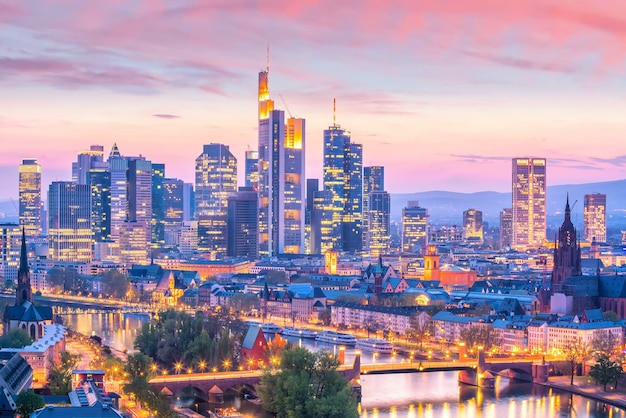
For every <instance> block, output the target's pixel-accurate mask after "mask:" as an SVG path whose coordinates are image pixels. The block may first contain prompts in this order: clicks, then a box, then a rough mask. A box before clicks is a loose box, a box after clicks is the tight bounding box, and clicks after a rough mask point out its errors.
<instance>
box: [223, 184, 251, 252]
mask: <svg viewBox="0 0 626 418" xmlns="http://www.w3.org/2000/svg"><path fill="white" fill-rule="evenodd" d="M258 206H259V205H258V195H257V191H256V190H254V188H253V187H244V188H240V189H239V191H238V192H236V193H232V194H231V195H230V196H229V197H228V251H227V255H229V256H233V257H246V258H249V259H251V260H255V259H257V258H258V255H259V248H258V242H257V240H258V237H259V232H258V224H259V222H258V209H259V208H258Z"/></svg>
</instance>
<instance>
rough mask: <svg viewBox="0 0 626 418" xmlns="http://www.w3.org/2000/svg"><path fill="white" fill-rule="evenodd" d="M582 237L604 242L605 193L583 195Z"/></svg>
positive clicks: (591, 240)
mask: <svg viewBox="0 0 626 418" xmlns="http://www.w3.org/2000/svg"><path fill="white" fill-rule="evenodd" d="M583 216H584V237H585V240H587V241H588V242H593V241H596V242H606V195H605V194H602V193H592V194H586V195H585V207H584V214H583Z"/></svg>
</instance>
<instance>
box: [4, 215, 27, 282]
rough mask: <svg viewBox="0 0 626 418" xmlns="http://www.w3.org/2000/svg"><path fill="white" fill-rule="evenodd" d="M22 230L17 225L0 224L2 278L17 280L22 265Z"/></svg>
mask: <svg viewBox="0 0 626 418" xmlns="http://www.w3.org/2000/svg"><path fill="white" fill-rule="evenodd" d="M21 239H22V228H21V227H20V226H19V225H17V224H6V223H2V224H0V277H3V278H4V280H5V281H8V280H10V281H14V280H16V279H17V269H18V267H19V264H20V248H21Z"/></svg>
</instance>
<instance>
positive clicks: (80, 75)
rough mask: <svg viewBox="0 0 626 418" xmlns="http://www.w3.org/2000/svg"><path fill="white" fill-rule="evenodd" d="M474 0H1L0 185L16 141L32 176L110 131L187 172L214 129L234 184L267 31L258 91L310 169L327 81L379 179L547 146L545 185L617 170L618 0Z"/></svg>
mask: <svg viewBox="0 0 626 418" xmlns="http://www.w3.org/2000/svg"><path fill="white" fill-rule="evenodd" d="M472 3H473V4H471V5H468V4H464V3H462V4H460V5H459V4H439V2H435V1H426V2H422V3H421V4H420V5H419V6H417V5H400V6H398V5H381V4H376V2H373V3H372V4H370V5H369V6H368V7H365V8H363V9H360V8H358V9H357V8H356V6H355V4H356V3H354V2H346V3H342V4H341V5H337V4H334V3H333V4H331V3H322V4H319V2H311V3H306V2H298V4H291V5H289V6H288V7H284V8H282V7H280V6H276V5H270V4H261V5H258V6H253V5H252V4H253V3H248V2H246V1H241V2H236V3H233V2H229V3H228V4H225V5H221V6H220V5H218V6H215V5H209V4H204V3H200V4H197V5H194V4H184V3H183V2H181V3H178V4H176V5H174V6H171V5H169V6H168V8H165V7H161V6H160V5H157V4H154V3H153V2H145V3H140V4H137V5H135V6H134V7H133V8H131V7H130V6H127V5H125V4H124V2H119V3H118V4H116V5H110V4H108V3H107V4H97V5H90V6H89V7H88V8H86V7H79V6H78V3H75V2H70V1H51V2H46V3H45V4H43V5H36V7H35V2H23V3H19V4H13V3H10V2H8V1H2V0H0V25H1V27H2V28H3V29H4V30H3V35H4V36H3V38H4V40H5V42H3V43H0V86H1V88H2V90H3V93H4V94H2V95H0V138H2V143H3V151H4V152H3V153H1V154H0V177H2V178H4V179H5V181H4V182H3V186H0V199H2V200H5V199H8V198H9V197H12V198H13V199H16V200H17V190H18V188H17V183H18V182H17V173H18V166H19V164H20V163H21V161H22V159H25V158H37V159H38V161H39V163H40V164H41V165H42V176H43V181H42V191H44V193H45V190H47V187H48V185H49V183H50V182H51V181H53V180H70V179H71V162H73V161H75V158H76V154H77V152H79V151H81V150H85V149H88V148H89V146H90V145H92V144H101V145H103V146H104V147H105V153H107V154H108V150H109V149H110V147H111V146H112V145H113V143H114V142H116V143H117V144H118V146H119V147H120V150H121V152H122V153H123V154H124V155H139V154H141V155H144V156H145V157H146V158H147V159H149V160H151V161H153V162H158V163H165V164H166V174H167V177H176V178H181V179H183V180H184V181H185V182H190V183H193V179H194V172H193V171H194V161H195V158H196V157H197V156H198V155H199V154H200V153H201V152H202V146H203V145H205V144H209V143H223V144H226V145H229V146H230V149H231V151H232V152H233V154H234V155H235V157H236V158H237V160H238V165H239V167H240V169H239V171H240V175H239V184H240V185H243V182H244V179H243V175H242V174H243V170H242V168H243V166H244V152H245V150H246V149H247V147H248V146H250V148H251V149H256V144H257V137H258V134H257V119H256V115H257V109H256V107H257V101H256V82H257V74H258V71H260V70H262V69H264V67H265V65H266V48H267V44H268V43H269V45H270V57H269V59H270V62H269V66H270V75H269V83H270V84H269V86H270V95H271V97H272V99H274V101H275V102H276V107H277V108H278V109H282V110H285V111H286V113H289V112H290V113H292V114H293V115H294V117H302V118H305V119H306V126H307V130H306V137H307V143H308V147H307V153H306V155H307V161H306V163H307V167H306V173H307V177H308V178H318V179H320V180H321V179H322V159H323V152H322V148H323V146H322V143H323V130H324V129H327V128H328V127H329V126H331V125H332V124H333V98H336V99H337V123H338V124H339V125H341V127H342V128H345V129H347V130H348V131H350V132H351V137H352V140H353V141H354V142H356V143H360V144H363V160H364V165H365V166H370V165H383V166H385V171H386V189H387V190H389V191H390V192H392V193H410V192H417V191H426V190H449V191H463V192H474V191H481V190H494V191H510V190H511V178H510V164H511V159H512V158H515V157H539V158H547V159H548V165H549V168H548V170H549V173H548V176H547V182H548V184H549V185H555V184H570V183H589V182H594V181H608V180H618V179H623V178H626V167H625V166H624V163H625V162H626V143H625V144H622V142H624V141H621V139H622V137H623V136H624V132H625V131H626V122H625V121H624V120H623V118H622V117H621V114H620V110H621V109H623V108H624V105H625V104H626V95H625V94H624V92H625V90H626V89H625V87H626V82H624V81H623V80H620V76H621V75H623V74H624V69H625V68H624V67H625V65H624V57H625V56H626V32H624V30H623V23H624V22H623V21H621V20H619V19H617V18H614V17H613V16H620V15H624V13H621V14H620V12H626V5H623V4H621V3H619V2H605V3H603V5H605V6H604V7H601V6H598V5H592V4H584V5H578V4H576V5H570V4H568V3H566V2H559V1H548V2H538V1H532V2H525V3H524V4H517V5H509V4H500V3H498V2H492V1H475V2H472ZM606 5H609V6H610V7H607V6H606ZM329 11H332V13H329ZM363 28H367V30H363ZM225 34H226V35H225ZM7 93H8V94H7ZM280 95H282V97H284V99H285V101H286V105H285V103H283V100H282V99H281V96H280ZM599 136H600V138H599ZM598 141H601V142H600V143H601V144H602V145H605V146H604V147H598ZM433 144H436V145H433ZM420 147H421V148H423V150H424V151H423V152H420V151H419V148H420ZM408 149H411V150H415V151H414V152H406V150H408ZM33 150H37V151H36V152H33Z"/></svg>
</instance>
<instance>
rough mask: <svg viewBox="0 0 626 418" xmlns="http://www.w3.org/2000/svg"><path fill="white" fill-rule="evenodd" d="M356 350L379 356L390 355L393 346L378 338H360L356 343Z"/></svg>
mask: <svg viewBox="0 0 626 418" xmlns="http://www.w3.org/2000/svg"><path fill="white" fill-rule="evenodd" d="M356 348H357V349H359V350H363V351H371V352H374V353H379V354H391V353H392V352H393V344H391V343H390V342H389V341H387V340H381V339H378V338H362V339H359V340H358V341H357V342H356Z"/></svg>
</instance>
